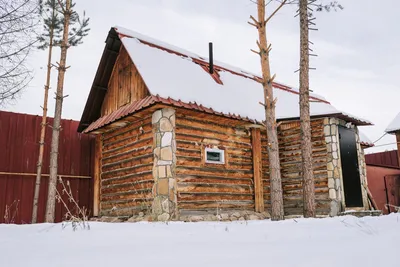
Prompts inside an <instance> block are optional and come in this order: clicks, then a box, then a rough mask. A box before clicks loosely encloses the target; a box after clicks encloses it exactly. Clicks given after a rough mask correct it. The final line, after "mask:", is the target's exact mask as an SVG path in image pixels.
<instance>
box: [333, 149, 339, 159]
mask: <svg viewBox="0 0 400 267" xmlns="http://www.w3.org/2000/svg"><path fill="white" fill-rule="evenodd" d="M332 157H333V158H334V159H338V158H339V154H338V153H337V152H335V151H333V152H332Z"/></svg>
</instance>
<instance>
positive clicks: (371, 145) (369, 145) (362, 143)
mask: <svg viewBox="0 0 400 267" xmlns="http://www.w3.org/2000/svg"><path fill="white" fill-rule="evenodd" d="M360 144H361V145H362V146H366V147H373V146H375V145H374V144H372V143H367V142H360Z"/></svg>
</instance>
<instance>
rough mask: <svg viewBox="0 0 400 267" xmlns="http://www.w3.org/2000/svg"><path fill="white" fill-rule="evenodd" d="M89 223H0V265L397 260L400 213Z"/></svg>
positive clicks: (344, 263)
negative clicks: (71, 225)
mask: <svg viewBox="0 0 400 267" xmlns="http://www.w3.org/2000/svg"><path fill="white" fill-rule="evenodd" d="M90 226H91V229H90V230H78V231H75V232H73V231H72V229H71V228H66V229H62V226H61V224H38V225H19V226H17V225H0V266H4V267H13V266H24V267H25V266H30V267H36V266H40V267H47V266H49V267H63V266H69V267H78V266H95V267H102V266H132V267H133V266H174V267H175V266H187V267H197V266H201V267H206V266H207V267H208V266H229V267H236V266H241V267H247V266H274V267H275V266H290V267H293V266H307V267H310V266H322V267H328V266H341V267H344V266H363V267H367V266H374V267H380V266H384V267H390V266H400V256H399V255H400V254H399V248H400V214H392V215H388V216H381V217H364V218H360V219H359V218H355V217H352V216H345V217H336V218H327V219H296V220H293V219H289V220H286V221H282V222H271V221H250V222H230V223H225V222H199V223H182V222H174V223H168V224H164V223H98V222H96V223H95V222H92V223H91V224H90Z"/></svg>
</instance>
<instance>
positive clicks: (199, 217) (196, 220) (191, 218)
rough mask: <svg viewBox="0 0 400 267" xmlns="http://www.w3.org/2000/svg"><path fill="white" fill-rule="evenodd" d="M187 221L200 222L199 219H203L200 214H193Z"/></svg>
mask: <svg viewBox="0 0 400 267" xmlns="http://www.w3.org/2000/svg"><path fill="white" fill-rule="evenodd" d="M189 221H190V222H201V221H204V218H203V217H202V216H198V215H197V216H196V215H193V216H190V217H189Z"/></svg>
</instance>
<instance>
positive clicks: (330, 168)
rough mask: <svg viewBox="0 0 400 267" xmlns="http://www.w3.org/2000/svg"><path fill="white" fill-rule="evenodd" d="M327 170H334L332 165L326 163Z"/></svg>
mask: <svg viewBox="0 0 400 267" xmlns="http://www.w3.org/2000/svg"><path fill="white" fill-rule="evenodd" d="M327 168H328V171H333V168H334V166H333V163H332V162H328V165H327Z"/></svg>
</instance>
